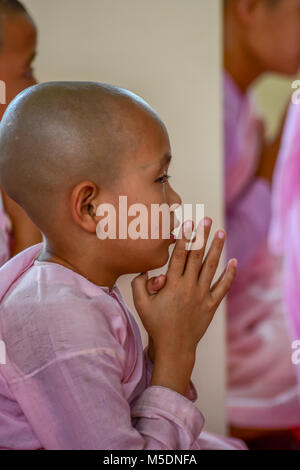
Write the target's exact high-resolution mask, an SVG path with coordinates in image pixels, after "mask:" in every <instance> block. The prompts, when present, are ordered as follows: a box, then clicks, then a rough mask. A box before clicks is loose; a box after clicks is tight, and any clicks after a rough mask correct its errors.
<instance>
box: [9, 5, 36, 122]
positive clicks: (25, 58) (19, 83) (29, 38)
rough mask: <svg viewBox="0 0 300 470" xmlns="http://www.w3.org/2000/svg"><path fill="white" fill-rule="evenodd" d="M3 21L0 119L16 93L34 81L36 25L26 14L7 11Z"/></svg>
mask: <svg viewBox="0 0 300 470" xmlns="http://www.w3.org/2000/svg"><path fill="white" fill-rule="evenodd" d="M2 21H3V30H2V32H1V46H0V80H2V81H4V82H5V84H6V104H0V118H1V117H2V116H3V114H4V112H5V109H6V107H7V106H8V104H9V103H10V102H11V101H12V100H13V98H14V97H15V96H17V95H18V94H19V93H20V92H21V91H22V90H24V89H25V88H27V87H29V86H32V85H34V84H35V83H36V80H35V77H34V74H33V69H32V61H33V59H34V57H35V55H36V43H37V31H36V28H35V26H34V24H33V22H32V21H31V19H30V18H29V17H28V16H27V15H25V14H23V13H16V14H7V15H5V16H4V17H3V20H2Z"/></svg>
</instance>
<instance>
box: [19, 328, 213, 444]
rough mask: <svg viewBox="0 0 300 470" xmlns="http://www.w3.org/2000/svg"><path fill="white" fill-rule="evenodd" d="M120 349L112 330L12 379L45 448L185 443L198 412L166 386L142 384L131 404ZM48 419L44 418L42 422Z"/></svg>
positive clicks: (197, 427)
mask: <svg viewBox="0 0 300 470" xmlns="http://www.w3.org/2000/svg"><path fill="white" fill-rule="evenodd" d="M124 362H125V354H124V349H123V347H122V346H121V345H120V343H119V342H118V340H117V339H116V338H115V337H114V336H113V334H112V333H111V332H110V331H106V337H105V339H104V346H103V347H101V348H97V349H94V350H93V349H91V350H90V351H82V352H80V351H78V352H76V353H74V352H73V353H72V354H69V357H66V356H65V357H64V358H63V359H60V358H55V359H54V360H53V361H51V363H48V364H46V365H44V366H43V367H41V368H40V370H38V371H37V372H35V373H34V375H29V376H28V377H26V378H25V379H22V380H20V381H19V382H18V383H15V384H13V392H14V394H15V396H16V397H17V399H18V402H19V403H20V406H21V408H22V409H23V410H24V413H25V415H26V417H27V419H28V420H29V422H30V424H31V426H32V428H33V430H34V432H35V434H36V435H37V437H38V439H39V441H40V442H41V444H42V445H43V447H44V448H45V449H58V450H59V449H66V450H68V449H79V450H83V449H91V450H100V449H110V450H117V449H119V450H125V449H126V450H130V449H136V450H141V449H154V450H155V449H167V450H175V449H178V450H183V449H189V448H190V447H191V446H192V445H193V443H194V441H195V440H196V438H197V437H198V436H199V434H200V432H201V431H202V428H203V425H204V418H203V416H202V414H201V412H200V411H199V410H198V409H197V408H196V407H195V405H193V403H191V401H189V400H188V399H187V398H185V397H184V396H182V395H180V394H178V393H177V392H175V391H173V390H170V389H168V388H164V387H159V386H152V387H148V388H146V389H145V390H144V391H143V392H142V393H141V394H140V396H139V397H138V398H137V399H135V401H134V406H133V408H132V409H131V406H130V404H129V403H128V401H127V399H126V397H125V395H124V388H123V387H124V386H126V382H125V384H123V381H124V370H125V368H124ZM45 423H46V424H45Z"/></svg>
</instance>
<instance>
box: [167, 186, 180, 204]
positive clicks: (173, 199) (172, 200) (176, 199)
mask: <svg viewBox="0 0 300 470" xmlns="http://www.w3.org/2000/svg"><path fill="white" fill-rule="evenodd" d="M168 203H169V204H170V206H172V205H173V204H179V206H181V204H182V199H181V197H180V196H179V194H178V193H177V192H176V191H174V189H173V188H171V187H170V194H169V201H168Z"/></svg>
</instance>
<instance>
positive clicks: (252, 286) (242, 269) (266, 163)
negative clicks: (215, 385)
mask: <svg viewBox="0 0 300 470" xmlns="http://www.w3.org/2000/svg"><path fill="white" fill-rule="evenodd" d="M299 13H300V0H278V1H276V2H273V1H272V2H271V1H258V0H247V1H245V0H224V43H223V44H224V49H223V51H224V69H225V77H224V99H225V104H224V106H225V109H224V120H225V122H224V134H225V136H224V137H225V149H224V158H225V197H224V199H225V208H226V225H227V234H228V238H227V255H228V258H229V257H231V256H234V257H236V258H238V261H239V267H238V273H237V278H236V281H235V283H234V285H233V288H232V290H231V291H230V293H229V296H228V328H227V331H228V341H227V345H228V389H229V390H228V395H229V396H228V415H229V421H230V424H231V435H233V436H235V437H240V438H242V439H245V440H246V442H247V444H248V445H249V447H250V448H253V449H255V448H257V446H258V447H259V446H261V445H265V444H266V440H268V439H269V441H268V444H266V445H269V446H270V447H269V448H270V449H272V448H275V449H277V448H278V445H277V444H276V443H275V442H274V441H273V442H272V439H273V438H274V436H280V437H279V440H280V439H281V444H280V445H282V446H283V447H284V448H285V446H289V445H290V446H291V447H292V446H294V445H295V446H297V445H299V444H298V442H297V437H296V439H294V436H295V433H294V428H295V427H299V425H300V399H299V395H298V394H297V392H298V391H297V373H296V366H294V365H293V364H292V352H293V351H292V348H291V345H292V339H291V338H290V337H289V331H288V324H287V313H286V309H285V305H284V302H283V292H282V266H281V260H280V259H279V258H278V257H276V256H274V255H273V254H272V253H271V251H270V249H269V247H268V233H269V230H270V219H271V188H272V182H273V174H274V168H275V166H276V161H277V157H278V152H279V148H280V143H281V136H282V128H283V125H281V127H280V130H279V132H278V134H277V136H276V137H275V138H274V139H273V140H272V141H270V140H268V139H266V136H265V135H264V134H265V132H264V126H263V122H262V120H261V119H260V117H259V115H258V113H257V110H256V109H255V103H254V101H253V99H252V97H251V96H250V94H251V89H252V87H253V85H254V84H255V83H256V81H257V80H258V79H259V78H261V77H262V76H263V75H264V74H266V73H277V74H281V75H285V76H294V75H295V74H296V73H297V71H298V70H299V66H300V14H299ZM287 440H288V441H289V442H290V444H287ZM258 441H260V442H258ZM262 448H265V447H262Z"/></svg>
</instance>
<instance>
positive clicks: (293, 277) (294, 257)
mask: <svg viewBox="0 0 300 470" xmlns="http://www.w3.org/2000/svg"><path fill="white" fill-rule="evenodd" d="M299 136H300V106H299V105H297V104H291V106H290V109H289V113H288V116H287V121H286V126H285V129H284V133H283V137H282V145H281V151H280V154H279V157H278V162H277V165H276V169H275V175H274V191H273V201H272V209H273V211H272V214H273V216H272V223H271V230H270V237H269V241H270V247H271V250H272V251H273V252H274V253H275V254H277V255H283V257H284V263H283V269H284V276H283V284H284V299H285V305H286V309H287V313H288V320H289V327H290V332H291V338H292V340H300V248H299V239H300V236H299V234H300V140H299ZM298 348H299V346H298ZM297 372H298V381H299V387H300V365H298V366H297ZM299 394H300V388H299Z"/></svg>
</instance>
